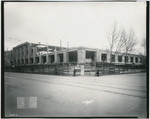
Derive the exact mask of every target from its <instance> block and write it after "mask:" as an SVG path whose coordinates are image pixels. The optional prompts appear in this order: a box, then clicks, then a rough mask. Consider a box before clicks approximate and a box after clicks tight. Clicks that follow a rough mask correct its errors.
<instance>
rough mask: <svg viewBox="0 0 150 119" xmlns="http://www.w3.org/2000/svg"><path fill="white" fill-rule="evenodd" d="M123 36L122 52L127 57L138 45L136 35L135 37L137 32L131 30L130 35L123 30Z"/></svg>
mask: <svg viewBox="0 0 150 119" xmlns="http://www.w3.org/2000/svg"><path fill="white" fill-rule="evenodd" d="M121 36H122V39H123V40H122V45H123V47H122V52H124V53H125V55H127V54H128V53H132V52H133V51H134V47H135V45H136V44H137V43H136V35H135V31H134V30H133V29H132V28H131V29H130V31H129V33H127V32H126V31H125V30H122V32H121ZM124 62H125V64H126V60H124Z"/></svg>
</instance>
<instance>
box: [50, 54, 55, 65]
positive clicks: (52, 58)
mask: <svg viewBox="0 0 150 119" xmlns="http://www.w3.org/2000/svg"><path fill="white" fill-rule="evenodd" d="M50 61H51V63H53V62H54V55H50Z"/></svg>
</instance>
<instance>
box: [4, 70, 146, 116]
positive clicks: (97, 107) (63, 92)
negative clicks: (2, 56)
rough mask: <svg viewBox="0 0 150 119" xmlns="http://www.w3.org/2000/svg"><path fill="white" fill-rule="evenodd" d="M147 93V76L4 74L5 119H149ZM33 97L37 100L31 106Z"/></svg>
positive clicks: (142, 74)
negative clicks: (133, 118) (10, 118)
mask: <svg viewBox="0 0 150 119" xmlns="http://www.w3.org/2000/svg"><path fill="white" fill-rule="evenodd" d="M146 93H147V92H146V74H145V73H139V74H123V75H109V76H100V77H82V76H78V77H69V76H68V77H67V76H51V75H41V74H27V73H10V72H5V116H6V117H87V116H88V117H103V116H107V117H112V116H115V117H116V116H117V117H118V116H119V117H123V116H127V117H129V116H138V117H146V115H147V111H146V108H147V105H146V100H147V98H146ZM20 97H21V98H23V99H24V100H23V99H21V98H20ZM30 97H34V99H37V100H34V101H33V102H32V103H29V98H30ZM18 98H19V99H21V100H23V101H24V103H22V102H20V103H19V100H18ZM23 104H24V107H17V105H23ZM32 104H33V105H32ZM36 104H37V105H36ZM29 105H31V106H29ZM32 106H33V107H32ZM36 106H37V107H36Z"/></svg>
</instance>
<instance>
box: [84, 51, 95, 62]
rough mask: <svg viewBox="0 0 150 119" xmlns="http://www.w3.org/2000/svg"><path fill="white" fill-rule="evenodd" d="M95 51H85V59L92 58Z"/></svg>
mask: <svg viewBox="0 0 150 119" xmlns="http://www.w3.org/2000/svg"><path fill="white" fill-rule="evenodd" d="M94 57H95V53H94V52H93V51H86V59H91V60H94Z"/></svg>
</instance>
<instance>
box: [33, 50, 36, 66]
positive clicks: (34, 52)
mask: <svg viewBox="0 0 150 119" xmlns="http://www.w3.org/2000/svg"><path fill="white" fill-rule="evenodd" d="M35 56H36V47H34V48H33V63H34V64H35Z"/></svg>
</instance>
